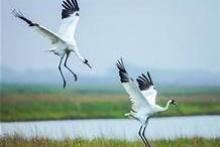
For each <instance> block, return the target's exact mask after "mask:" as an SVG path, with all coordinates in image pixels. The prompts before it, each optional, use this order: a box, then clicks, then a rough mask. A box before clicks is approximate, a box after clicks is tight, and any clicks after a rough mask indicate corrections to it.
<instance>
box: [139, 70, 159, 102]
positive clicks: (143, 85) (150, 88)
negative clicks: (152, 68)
mask: <svg viewBox="0 0 220 147" xmlns="http://www.w3.org/2000/svg"><path fill="white" fill-rule="evenodd" d="M137 82H138V86H139V89H140V90H141V93H142V94H143V95H144V97H145V98H146V100H147V101H148V102H149V103H150V104H151V105H154V104H155V103H156V96H157V91H156V90H155V89H154V85H153V81H152V79H151V76H150V73H149V72H147V76H146V75H145V74H142V75H141V76H139V77H138V78H137Z"/></svg>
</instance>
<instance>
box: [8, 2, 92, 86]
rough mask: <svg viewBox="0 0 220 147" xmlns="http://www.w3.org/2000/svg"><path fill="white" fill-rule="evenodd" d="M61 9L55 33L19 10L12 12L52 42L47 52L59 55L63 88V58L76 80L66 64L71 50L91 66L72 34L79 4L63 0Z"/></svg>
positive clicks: (77, 16)
mask: <svg viewBox="0 0 220 147" xmlns="http://www.w3.org/2000/svg"><path fill="white" fill-rule="evenodd" d="M62 6H63V9H62V13H61V18H62V19H63V20H62V24H61V26H60V28H59V31H58V33H55V32H53V31H51V30H49V29H48V28H46V27H44V26H42V25H40V24H38V23H35V22H32V21H31V20H30V19H28V18H26V17H25V16H24V15H23V14H22V13H21V12H20V11H16V10H13V11H12V13H13V14H14V16H15V17H18V18H20V19H21V20H23V21H25V22H26V23H27V24H29V26H30V27H32V28H34V29H35V30H36V31H37V32H38V33H40V34H41V35H42V36H43V37H45V38H47V39H49V41H50V42H51V44H52V48H51V49H49V52H52V53H54V54H55V55H58V56H59V57H60V62H59V66H58V69H59V72H60V75H61V77H62V80H63V88H65V87H66V80H65V78H64V75H63V72H62V68H61V64H62V62H63V59H64V57H65V56H66V57H65V60H64V67H65V68H66V69H67V70H69V71H70V72H71V73H72V75H73V76H74V79H75V81H77V75H76V74H75V73H74V72H73V71H72V70H71V69H70V68H69V67H68V66H67V60H68V58H69V55H70V53H71V52H74V53H75V54H76V56H77V57H78V58H79V59H80V60H81V61H82V62H83V63H84V64H86V65H87V66H88V67H89V68H91V66H90V64H89V62H88V60H87V59H86V58H84V57H83V56H82V55H81V54H80V53H79V50H78V47H77V43H76V41H75V37H74V34H75V32H76V26H77V24H78V21H79V6H78V3H77V1H76V0H66V1H63V4H62Z"/></svg>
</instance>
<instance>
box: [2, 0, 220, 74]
mask: <svg viewBox="0 0 220 147" xmlns="http://www.w3.org/2000/svg"><path fill="white" fill-rule="evenodd" d="M1 2H2V9H1V15H2V17H1V19H2V20H1V21H2V26H1V29H2V33H1V35H2V36H1V37H2V39H1V41H2V43H1V60H2V62H1V63H0V64H1V65H0V66H1V67H7V68H10V69H13V70H17V71H27V70H45V69H53V70H54V69H57V66H58V63H59V57H57V56H55V55H54V54H51V53H47V52H46V50H47V49H49V48H50V47H51V46H50V44H49V42H47V40H44V38H42V37H41V36H40V35H39V34H37V33H36V32H34V30H32V29H31V28H29V27H27V25H26V24H25V23H23V22H22V21H20V20H18V19H16V18H15V17H13V16H12V15H11V11H12V9H13V8H16V9H19V10H20V11H22V12H23V14H24V15H25V16H26V17H28V18H30V19H32V20H33V21H35V22H38V23H39V24H42V25H43V26H46V27H48V28H50V29H51V30H53V31H57V30H58V28H59V25H60V24H61V3H62V1H61V0H47V1H45V0H37V1H30V0H10V1H9V0H2V1H1ZM78 3H79V6H80V22H79V25H78V27H77V32H76V40H77V42H78V46H79V49H80V52H81V53H82V55H83V56H85V57H86V58H88V60H89V62H90V64H91V65H92V66H93V70H89V68H88V67H86V66H84V65H83V64H82V63H81V62H80V61H79V60H78V59H77V57H76V56H75V55H74V54H72V55H71V57H70V59H69V63H68V64H69V66H70V67H71V68H72V69H73V70H75V71H77V72H80V73H83V74H96V75H105V74H109V73H108V71H109V69H111V68H112V67H113V66H115V62H116V60H117V59H119V58H120V57H123V59H124V61H125V62H126V63H127V64H129V65H132V66H137V67H141V68H153V69H164V70H185V71H187V70H203V71H208V72H220V36H219V35H220V22H219V21H220V2H219V1H218V0H184V1H183V0H166V1H164V0H136V1H131V0H108V1H107V0H78Z"/></svg>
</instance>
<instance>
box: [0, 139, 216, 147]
mask: <svg viewBox="0 0 220 147" xmlns="http://www.w3.org/2000/svg"><path fill="white" fill-rule="evenodd" d="M150 144H151V145H152V146H154V147H177V146H178V147H220V139H219V138H218V139H203V138H192V139H176V140H158V141H150ZM0 146H2V147H30V146H31V147H39V146H40V147H73V146H74V147H143V144H142V142H140V141H134V142H130V141H125V140H105V139H94V140H91V141H88V140H82V139H74V140H71V139H66V140H63V141H57V140H50V139H41V138H34V139H31V140H27V139H24V138H21V137H4V138H0Z"/></svg>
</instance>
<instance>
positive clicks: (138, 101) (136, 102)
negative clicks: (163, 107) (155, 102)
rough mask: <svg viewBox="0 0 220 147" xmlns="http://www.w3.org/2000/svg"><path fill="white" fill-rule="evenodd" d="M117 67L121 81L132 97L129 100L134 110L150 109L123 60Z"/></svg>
mask: <svg viewBox="0 0 220 147" xmlns="http://www.w3.org/2000/svg"><path fill="white" fill-rule="evenodd" d="M117 67H118V69H119V76H120V81H121V83H122V85H123V86H124V88H125V90H126V91H127V93H128V94H129V96H130V97H129V98H130V100H131V102H132V109H133V110H134V111H136V112H137V111H138V110H139V109H141V108H143V107H145V108H146V107H149V103H148V102H147V101H146V99H145V98H144V96H143V94H142V93H141V91H140V90H139V89H138V87H137V86H136V84H135V82H134V81H133V80H132V79H131V78H130V77H129V75H128V73H127V71H126V69H125V67H124V64H123V61H122V59H121V61H120V60H118V62H117Z"/></svg>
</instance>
